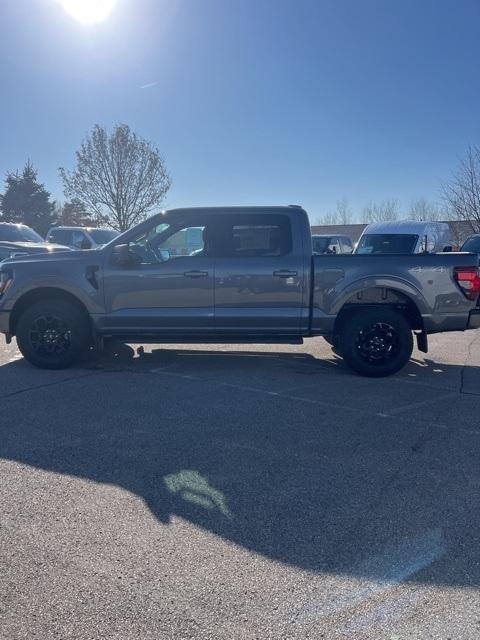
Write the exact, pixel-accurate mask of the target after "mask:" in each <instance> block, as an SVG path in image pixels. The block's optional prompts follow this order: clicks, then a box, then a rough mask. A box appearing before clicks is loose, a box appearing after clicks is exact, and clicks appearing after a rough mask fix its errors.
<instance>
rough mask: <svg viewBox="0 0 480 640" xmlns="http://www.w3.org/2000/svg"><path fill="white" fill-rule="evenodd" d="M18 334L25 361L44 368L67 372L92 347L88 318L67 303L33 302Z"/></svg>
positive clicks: (21, 318)
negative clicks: (67, 368)
mask: <svg viewBox="0 0 480 640" xmlns="http://www.w3.org/2000/svg"><path fill="white" fill-rule="evenodd" d="M15 333H16V337H17V344H18V348H19V349H20V351H21V353H22V355H23V357H24V358H25V360H28V362H30V363H31V364H33V365H35V366H36V367H40V368H41V369H65V368H66V367H69V366H70V365H72V364H74V363H75V362H77V361H78V360H79V359H80V357H81V356H82V355H83V354H84V353H86V352H87V350H88V348H89V346H90V344H91V337H90V331H89V326H88V320H87V318H86V317H85V316H84V314H83V313H82V312H81V310H79V309H78V308H77V307H76V306H75V305H73V304H71V303H70V302H68V301H64V300H45V301H40V302H35V303H33V304H32V305H31V306H30V307H28V308H27V309H25V311H24V312H23V313H22V314H21V315H20V317H19V319H18V322H17V326H16V331H15Z"/></svg>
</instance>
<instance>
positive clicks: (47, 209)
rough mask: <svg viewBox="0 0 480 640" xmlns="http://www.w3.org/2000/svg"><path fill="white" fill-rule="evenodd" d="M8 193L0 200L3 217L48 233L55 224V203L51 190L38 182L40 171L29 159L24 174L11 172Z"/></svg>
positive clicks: (6, 191) (4, 220) (6, 182)
mask: <svg viewBox="0 0 480 640" xmlns="http://www.w3.org/2000/svg"><path fill="white" fill-rule="evenodd" d="M5 187H6V188H5V193H4V194H3V196H1V199H0V211H1V218H0V219H1V220H2V221H3V222H16V223H23V224H26V225H28V226H29V227H32V229H35V231H37V232H38V233H39V234H40V235H41V236H45V234H46V233H47V231H48V229H49V228H50V227H51V226H52V225H53V224H54V223H55V219H56V215H55V203H54V202H52V201H51V200H50V193H49V192H48V191H47V190H46V189H45V187H44V185H43V184H40V183H39V182H38V181H37V172H36V171H35V169H34V168H33V166H32V165H31V163H30V161H28V162H27V164H26V165H25V167H24V168H23V171H22V173H18V171H17V172H15V173H9V174H8V175H7V177H6V179H5Z"/></svg>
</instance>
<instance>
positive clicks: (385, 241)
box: [356, 233, 418, 253]
mask: <svg viewBox="0 0 480 640" xmlns="http://www.w3.org/2000/svg"><path fill="white" fill-rule="evenodd" d="M417 240H418V235H413V234H412V235H409V234H400V233H383V234H382V233H378V234H376V233H375V234H374V233H368V234H366V235H364V236H362V237H361V239H360V242H359V243H358V247H357V251H356V253H413V252H414V249H415V245H416V243H417Z"/></svg>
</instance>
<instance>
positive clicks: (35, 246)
mask: <svg viewBox="0 0 480 640" xmlns="http://www.w3.org/2000/svg"><path fill="white" fill-rule="evenodd" d="M0 247H1V248H2V249H8V250H9V251H22V252H23V251H25V252H28V253H47V254H48V253H52V252H53V251H70V248H69V247H64V246H63V245H62V244H51V243H50V242H7V241H5V240H0Z"/></svg>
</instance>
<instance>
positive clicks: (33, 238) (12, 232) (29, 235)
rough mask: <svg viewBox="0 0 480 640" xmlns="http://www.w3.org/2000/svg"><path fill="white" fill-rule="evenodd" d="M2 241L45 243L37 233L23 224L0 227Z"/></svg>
mask: <svg viewBox="0 0 480 640" xmlns="http://www.w3.org/2000/svg"><path fill="white" fill-rule="evenodd" d="M0 240H3V242H44V240H43V238H42V237H41V236H39V235H38V233H37V232H36V231H34V230H33V229H30V227H27V226H25V225H23V224H15V225H13V224H12V225H0Z"/></svg>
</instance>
